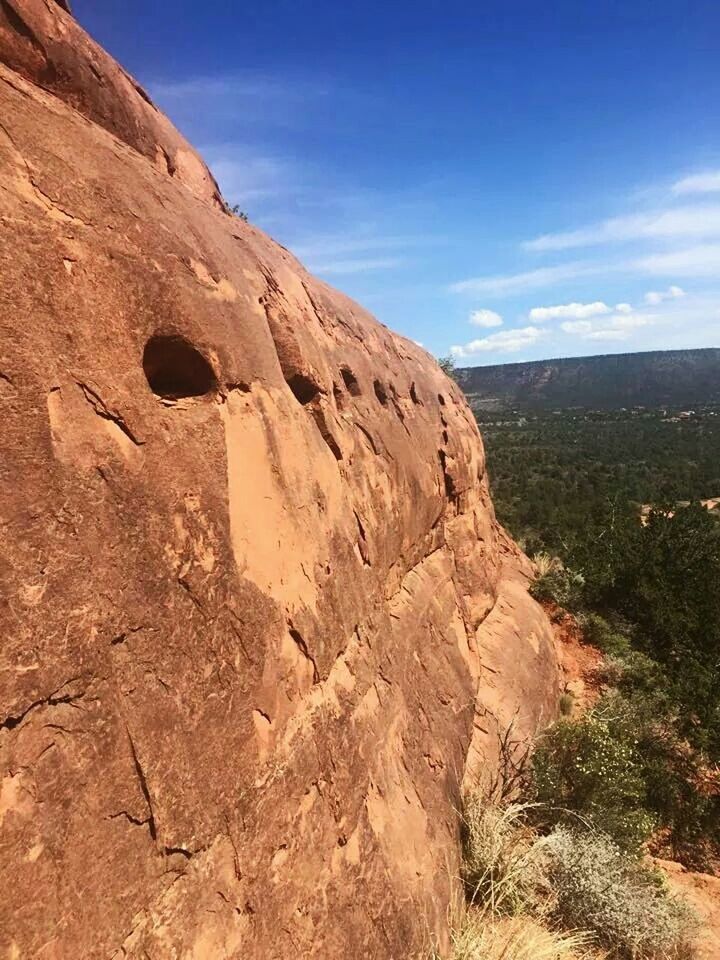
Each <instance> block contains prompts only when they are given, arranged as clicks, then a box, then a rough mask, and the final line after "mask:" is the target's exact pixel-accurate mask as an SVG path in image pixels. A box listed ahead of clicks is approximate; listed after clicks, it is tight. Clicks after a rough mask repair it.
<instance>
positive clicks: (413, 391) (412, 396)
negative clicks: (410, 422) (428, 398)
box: [410, 381, 422, 406]
mask: <svg viewBox="0 0 720 960" xmlns="http://www.w3.org/2000/svg"><path fill="white" fill-rule="evenodd" d="M410 399H411V400H412V402H413V403H417V404H418V405H419V406H422V400H421V399H420V397H419V396H418V394H417V389H416V387H415V382H414V381H413V382H412V383H411V384H410Z"/></svg>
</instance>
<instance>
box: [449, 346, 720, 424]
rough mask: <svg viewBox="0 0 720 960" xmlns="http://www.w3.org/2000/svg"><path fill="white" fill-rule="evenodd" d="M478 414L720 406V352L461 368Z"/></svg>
mask: <svg viewBox="0 0 720 960" xmlns="http://www.w3.org/2000/svg"><path fill="white" fill-rule="evenodd" d="M456 376H457V380H458V382H459V383H460V385H461V386H462V388H463V390H464V391H465V392H466V393H467V394H468V397H469V398H470V399H471V401H472V403H473V405H474V406H475V407H476V408H477V409H485V410H503V409H508V408H510V409H512V408H514V409H521V410H547V409H554V408H557V409H570V408H583V409H597V410H614V409H618V408H620V407H634V406H647V407H659V406H663V405H670V406H675V407H682V408H687V407H692V406H693V405H696V404H698V403H701V402H702V403H706V404H707V403H720V349H715V348H708V349H705V350H666V351H655V352H650V353H625V354H614V355H610V356H601V357H571V358H566V359H561V360H536V361H532V362H530V363H505V364H501V365H499V366H491V367H463V368H460V369H458V370H456Z"/></svg>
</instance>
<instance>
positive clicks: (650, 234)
mask: <svg viewBox="0 0 720 960" xmlns="http://www.w3.org/2000/svg"><path fill="white" fill-rule="evenodd" d="M719 189H720V188H719ZM693 236H696V237H716V236H720V206H692V207H677V208H675V209H670V210H656V211H654V212H652V213H641V214H634V215H631V216H627V217H614V218H613V219H611V220H603V221H601V222H600V223H595V224H591V225H590V226H587V227H582V228H581V229H579V230H569V231H567V232H563V233H546V234H544V235H543V236H540V237H536V238H535V239H534V240H530V241H528V242H527V243H525V244H523V246H524V248H525V249H526V250H534V251H548V250H555V251H557V250H571V249H573V248H576V247H590V246H597V245H599V244H607V243H620V242H622V241H624V240H640V239H668V238H672V237H693Z"/></svg>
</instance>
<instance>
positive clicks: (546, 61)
mask: <svg viewBox="0 0 720 960" xmlns="http://www.w3.org/2000/svg"><path fill="white" fill-rule="evenodd" d="M73 6H74V12H75V15H76V16H77V18H78V19H79V20H80V22H81V23H82V24H83V25H84V26H85V27H86V29H88V30H89V32H90V33H92V34H93V35H94V36H95V37H96V38H97V39H98V40H99V41H100V42H101V43H102V44H103V45H104V46H105V47H106V48H107V49H109V50H110V51H111V52H112V53H113V54H114V55H115V56H116V57H117V58H118V59H119V60H120V61H121V62H122V63H123V65H124V66H125V67H126V68H127V69H128V70H130V72H131V73H133V74H134V75H135V76H136V77H137V78H138V79H139V80H140V81H141V82H142V83H143V84H144V85H145V86H146V87H147V88H148V89H149V90H150V92H151V94H152V95H153V97H154V98H155V100H156V101H157V103H158V104H159V105H160V106H161V107H162V108H163V109H164V110H165V111H166V112H167V113H168V114H169V115H170V117H171V118H172V119H173V121H174V122H175V123H176V124H177V125H178V126H179V127H180V129H181V130H182V131H183V132H184V133H185V135H186V136H187V137H188V138H189V139H190V140H191V141H192V142H193V143H194V144H195V145H196V146H197V147H198V148H199V149H200V150H201V152H202V153H203V155H204V156H205V158H206V159H207V160H208V162H209V163H210V165H211V167H212V168H213V170H214V172H215V174H216V176H217V177H218V179H219V181H220V184H221V187H222V189H223V192H224V193H225V196H226V197H227V199H228V200H229V201H230V202H231V203H239V204H240V206H241V207H242V208H243V209H244V210H246V211H247V212H248V214H249V216H250V219H251V220H252V221H253V222H254V223H256V224H258V225H259V226H260V227H262V228H263V229H265V230H267V231H268V232H269V233H270V234H271V235H272V236H273V237H275V238H276V239H277V240H279V241H280V242H281V243H283V244H284V245H285V246H288V247H289V248H290V249H291V250H293V252H295V253H296V254H297V255H298V256H299V257H300V259H301V260H302V261H303V262H304V263H305V264H306V265H307V266H308V268H309V269H311V270H312V271H313V272H315V273H317V274H318V275H320V276H321V277H323V278H324V279H326V280H328V281H329V282H330V283H332V284H333V285H335V286H337V287H339V288H341V289H342V290H344V291H346V292H347V293H349V294H350V295H351V296H353V297H355V298H356V299H358V300H359V301H360V302H361V303H363V304H364V305H365V306H366V307H367V308H368V309H370V310H371V311H372V312H373V313H374V314H375V315H376V316H377V317H378V318H379V319H380V320H382V321H383V322H384V323H386V324H388V326H390V327H392V328H393V329H395V330H398V331H399V332H401V333H403V334H405V335H406V336H409V337H411V338H412V339H414V340H416V341H418V342H420V343H422V344H423V345H424V346H425V347H426V348H427V349H428V350H430V351H431V352H432V353H434V354H435V355H446V354H447V353H449V352H450V351H451V349H452V350H453V353H454V354H455V356H456V361H457V362H458V364H460V365H473V364H485V363H502V362H508V361H515V360H530V359H536V358H542V357H554V356H578V355H584V354H593V353H610V352H619V351H622V352H625V351H630V350H647V349H665V348H673V347H694V346H719V345H720V110H718V107H717V105H718V103H720V66H719V65H718V64H720V4H718V3H717V2H716V0H712V2H710V0H707V2H705V0H702V2H701V0H684V2H680V0H673V2H668V0H654V2H650V0H647V2H639V0H624V2H615V0H601V2H598V3H589V2H588V3H585V2H581V0H557V2H550V3H548V2H547V0H544V2H529V0H485V2H481V3H478V2H472V3H471V2H457V0H444V2H442V3H441V2H436V0H414V2H412V3H410V2H406V0H394V2H390V3H378V2H377V0H365V2H357V0H345V2H344V3H338V2H337V0H333V2H326V0H305V2H302V3H299V2H297V0H264V2H263V3H260V2H253V0H245V2H244V3H232V2H220V0H205V3H203V4H198V3H197V2H196V0H192V2H191V0H176V2H175V3H173V4H172V10H171V12H170V11H169V10H168V8H167V6H166V5H164V4H162V5H161V4H148V3H147V2H142V3H141V2H139V0H126V2H125V3H123V4H119V3H117V2H116V0H92V2H90V0H74V5H73Z"/></svg>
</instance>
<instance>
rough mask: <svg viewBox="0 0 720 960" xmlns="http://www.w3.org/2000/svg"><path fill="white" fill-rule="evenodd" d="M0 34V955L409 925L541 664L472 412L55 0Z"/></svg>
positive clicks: (339, 948) (454, 857)
mask: <svg viewBox="0 0 720 960" xmlns="http://www.w3.org/2000/svg"><path fill="white" fill-rule="evenodd" d="M0 60H2V61H4V65H2V66H0V171H1V172H2V176H1V177H0V231H1V232H0V284H1V287H0V337H1V339H0V415H1V420H0V530H1V531H2V547H3V550H2V564H1V565H0V628H1V631H2V632H1V634H0V636H1V637H2V645H1V647H0V884H1V887H2V891H3V896H2V898H1V900H0V956H2V957H12V958H15V960H25V958H43V960H65V958H68V960H70V958H72V960H76V958H110V957H138V958H139V957H152V958H153V960H165V958H181V957H182V958H198V960H201V958H208V960H210V958H212V960H220V958H225V957H227V958H231V957H232V958H240V957H242V958H243V960H254V958H258V960H259V958H262V960H268V958H278V960H279V958H287V957H306V956H313V957H322V958H340V957H343V958H344V957H358V958H359V957H373V958H391V957H395V958H406V957H412V956H415V955H420V954H421V951H422V950H423V949H425V948H426V947H427V946H428V944H429V943H430V942H431V941H432V940H435V939H438V940H439V941H440V942H442V941H443V939H444V938H445V936H446V922H447V910H448V905H449V903H450V901H451V898H452V897H453V895H455V894H456V893H457V880H456V877H457V873H458V858H459V849H458V820H457V815H456V808H457V804H458V800H459V793H460V784H461V781H462V778H463V776H464V775H472V774H475V773H481V772H482V768H483V764H488V763H492V762H493V750H494V746H493V744H494V730H495V729H496V727H497V725H498V724H499V725H500V726H503V725H506V724H507V723H508V722H509V720H510V719H512V718H513V717H516V723H517V724H518V727H519V728H522V729H524V730H530V729H532V728H533V727H534V726H536V725H537V724H538V723H539V722H542V720H543V719H544V718H547V717H548V716H550V715H551V714H552V712H553V710H554V709H555V699H556V697H557V690H558V682H557V664H556V661H555V658H554V653H553V649H552V637H551V632H550V630H549V625H548V621H547V619H546V618H545V615H544V614H543V613H542V611H541V610H540V608H539V607H538V606H537V605H536V604H534V602H533V601H532V600H530V599H529V597H528V595H527V593H526V591H525V588H524V580H523V575H522V570H523V563H524V562H525V561H524V559H523V558H522V557H521V555H520V554H519V552H518V551H517V549H516V548H515V547H514V545H513V544H512V543H511V542H510V541H509V540H508V538H507V537H506V536H505V534H504V532H503V531H502V529H501V528H500V527H499V526H498V524H497V523H496V521H495V519H494V514H493V509H492V504H491V502H490V497H489V494H488V485H487V480H486V476H485V465H484V457H483V450H482V444H481V441H480V437H479V435H478V431H477V428H476V425H475V422H474V420H473V417H472V415H471V414H470V412H469V410H468V408H467V406H466V404H465V402H464V400H463V397H462V395H461V393H460V391H459V389H458V388H457V387H456V386H455V385H454V384H453V383H451V382H450V381H449V380H447V379H446V378H445V376H444V375H443V374H442V373H441V372H440V370H439V369H438V367H437V366H436V365H435V363H434V362H433V361H432V360H431V359H430V358H429V357H428V355H427V354H426V353H425V352H424V351H422V350H421V349H420V348H419V347H417V346H415V345H414V344H413V343H411V342H409V341H407V340H404V339H403V338H401V337H398V336H395V335H393V334H392V333H390V332H389V331H388V330H387V329H385V328H384V327H382V326H381V325H379V324H378V323H377V322H375V321H374V320H373V319H372V317H370V316H369V315H368V314H367V313H365V312H364V311H363V310H362V309H361V308H360V307H358V306H357V305H356V304H354V303H352V302H351V301H350V300H348V299H347V298H346V297H344V296H342V295H341V294H339V293H337V292H335V291H333V290H331V289H330V288H329V287H327V286H326V285H325V284H323V283H321V282H319V281H317V280H315V279H313V278H312V277H311V276H309V275H308V274H307V273H306V271H305V270H304V269H303V267H302V266H301V265H300V264H299V263H298V262H297V261H296V260H295V259H294V258H293V257H292V256H291V255H290V254H289V253H287V252H286V251H285V250H283V249H282V248H281V247H279V246H278V245H277V244H275V243H273V242H272V241H271V240H269V239H268V238H267V237H266V236H264V235H263V234H262V233H261V232H260V231H258V230H256V229H254V228H253V227H252V226H250V225H248V224H245V223H242V222H240V221H238V220H236V219H235V218H233V217H231V216H228V215H227V214H226V213H225V212H224V211H223V209H222V206H221V202H220V200H219V198H218V195H217V191H216V188H215V185H214V181H213V180H212V177H211V176H210V174H209V173H208V172H207V170H206V169H205V167H204V166H203V165H202V163H201V161H200V160H199V159H198V158H197V155H196V154H195V153H194V151H192V149H191V148H190V147H189V146H188V145H187V144H186V143H185V142H184V141H183V140H182V138H181V137H180V136H179V135H178V134H177V133H176V132H175V131H174V130H173V129H172V127H171V126H170V124H169V123H168V121H167V120H165V118H164V117H162V116H161V115H160V114H159V113H158V112H157V111H156V110H155V109H154V108H153V107H152V106H151V105H149V104H148V103H147V102H146V100H145V99H144V98H143V95H142V93H141V92H138V88H137V86H136V85H135V84H134V82H133V81H132V80H131V79H130V78H128V77H127V76H126V75H125V74H124V73H123V71H122V70H121V69H120V68H119V67H117V66H116V65H115V64H114V63H113V62H112V60H111V59H110V58H109V57H108V56H107V55H106V54H104V53H103V52H102V51H100V50H99V49H98V48H97V46H96V45H94V44H93V43H92V42H91V41H90V40H89V39H88V38H87V37H86V36H85V35H84V34H83V33H82V31H81V30H80V28H79V27H78V25H77V24H76V23H75V22H74V20H73V19H72V17H71V16H70V15H69V14H68V13H67V12H66V11H65V10H64V9H63V5H62V4H59V3H55V2H50V0H48V2H46V3H44V2H41V0H22V2H21V0H1V2H0ZM93 78H94V79H93ZM468 760H469V763H468Z"/></svg>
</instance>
